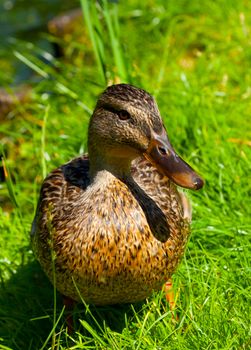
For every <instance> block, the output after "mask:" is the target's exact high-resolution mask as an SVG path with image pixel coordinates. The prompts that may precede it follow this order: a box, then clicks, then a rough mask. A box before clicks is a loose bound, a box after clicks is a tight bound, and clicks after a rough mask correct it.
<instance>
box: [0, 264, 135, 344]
mask: <svg viewBox="0 0 251 350" xmlns="http://www.w3.org/2000/svg"><path fill="white" fill-rule="evenodd" d="M0 305H1V308H0V338H2V339H3V345H4V346H7V347H10V348H11V349H13V350H14V349H15V350H16V349H22V350H23V349H27V350H28V349H32V350H36V349H40V348H41V347H42V346H43V344H44V343H45V341H46V339H47V337H48V335H49V333H50V331H51V330H52V328H53V287H52V285H51V284H50V282H49V281H48V280H47V277H46V276H45V275H44V273H43V272H42V271H41V268H40V266H39V264H38V263H37V262H31V263H29V264H27V265H24V266H22V267H19V268H18V270H17V272H16V273H15V274H13V276H12V277H11V278H10V279H9V280H8V281H6V282H2V283H1V290H0ZM135 307H136V309H138V308H141V307H142V303H139V304H136V305H135ZM62 308H63V301H62V297H61V295H60V294H57V316H59V314H60V312H61V311H62ZM125 315H128V316H130V315H132V308H131V305H114V306H107V307H95V306H90V307H89V311H88V312H87V311H86V308H85V306H84V305H83V304H78V305H77V306H76V307H75V309H74V323H75V330H77V331H79V332H81V333H86V330H84V329H83V327H82V326H81V325H80V322H79V321H78V320H79V319H83V320H86V322H88V323H89V324H90V325H91V327H92V328H93V329H96V331H97V332H98V333H99V332H100V330H101V329H103V327H104V324H105V325H107V326H109V327H110V328H111V329H112V330H114V331H117V332H121V331H122V330H123V328H124V327H125ZM65 328H66V324H65V314H64V315H63V317H62V319H61V320H60V322H59V324H58V326H57V328H56V332H59V331H60V330H62V329H65ZM73 336H74V335H73ZM89 336H90V334H89ZM61 340H62V342H64V340H63V336H62V337H61ZM48 344H50V341H49V343H48Z"/></svg>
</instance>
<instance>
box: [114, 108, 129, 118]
mask: <svg viewBox="0 0 251 350" xmlns="http://www.w3.org/2000/svg"><path fill="white" fill-rule="evenodd" d="M117 114H118V117H119V119H120V120H128V119H130V118H131V116H130V113H128V112H127V111H125V110H124V109H122V110H121V111H118V112H117Z"/></svg>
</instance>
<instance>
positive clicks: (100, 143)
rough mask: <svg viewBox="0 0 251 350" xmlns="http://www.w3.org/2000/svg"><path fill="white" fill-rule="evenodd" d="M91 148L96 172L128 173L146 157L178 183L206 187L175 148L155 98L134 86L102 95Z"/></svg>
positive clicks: (91, 128)
mask: <svg viewBox="0 0 251 350" xmlns="http://www.w3.org/2000/svg"><path fill="white" fill-rule="evenodd" d="M88 148H89V157H90V165H91V167H93V168H95V169H96V170H97V169H102V168H108V170H111V171H113V172H117V173H119V172H121V173H123V172H124V173H126V172H129V171H130V170H129V169H130V164H131V161H132V160H133V159H135V158H137V157H139V156H142V155H143V156H144V157H145V158H147V159H148V160H149V161H150V162H151V163H152V164H153V165H154V166H155V167H156V168H158V170H159V171H160V172H161V173H163V174H164V175H166V176H167V177H169V178H170V179H171V181H173V182H174V183H175V184H177V185H179V186H182V187H185V188H190V189H196V190H197V189H200V188H201V187H202V186H203V180H202V179H201V177H200V176H199V175H197V174H196V172H195V171H194V170H193V169H192V168H191V167H190V166H189V165H188V164H187V163H186V162H185V161H184V160H182V159H181V158H180V157H179V156H178V155H177V154H176V152H175V151H174V149H173V147H172V146H171V144H170V141H169V139H168V136H167V133H166V130H165V127H164V124H163V121H162V119H161V116H160V113H159V110H158V107H157V104H156V102H155V101H154V99H153V97H152V96H151V95H150V94H148V93H147V92H146V91H144V90H142V89H139V88H136V87H134V86H132V85H128V84H117V85H112V86H109V87H108V88H107V89H106V90H105V91H104V92H103V94H102V95H101V96H100V98H99V100H98V102H97V105H96V108H95V110H94V113H93V115H92V118H91V121H90V125H89V134H88Z"/></svg>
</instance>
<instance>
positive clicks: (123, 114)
mask: <svg viewBox="0 0 251 350" xmlns="http://www.w3.org/2000/svg"><path fill="white" fill-rule="evenodd" d="M103 108H104V109H106V110H107V111H109V112H111V113H114V114H116V115H117V116H118V117H119V119H120V120H129V119H130V118H131V116H130V113H129V112H127V111H126V110H125V109H121V110H117V109H115V108H113V107H112V106H110V105H107V104H105V105H104V106H103Z"/></svg>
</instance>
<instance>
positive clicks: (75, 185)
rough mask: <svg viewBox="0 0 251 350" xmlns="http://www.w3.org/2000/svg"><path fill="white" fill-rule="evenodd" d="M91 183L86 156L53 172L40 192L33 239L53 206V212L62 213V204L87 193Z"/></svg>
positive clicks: (32, 230) (32, 229)
mask: <svg viewBox="0 0 251 350" xmlns="http://www.w3.org/2000/svg"><path fill="white" fill-rule="evenodd" d="M89 183H90V178H89V159H88V156H87V155H86V154H85V155H83V156H80V157H77V158H74V159H72V160H71V161H70V162H68V163H66V164H64V165H62V166H60V167H59V168H57V169H55V170H53V171H52V172H51V173H50V174H49V175H48V176H47V177H46V179H45V180H44V182H43V185H42V187H41V191H40V198H39V201H38V205H37V210H36V214H35V218H34V220H33V223H32V228H31V237H32V236H34V235H35V233H36V232H37V231H38V229H39V228H38V223H39V222H40V221H41V220H40V218H41V217H42V216H46V215H47V213H48V210H49V209H50V208H49V207H50V204H51V206H52V208H53V209H52V211H55V212H57V213H60V206H61V203H64V204H65V205H66V204H67V203H70V202H71V201H72V200H73V201H74V198H75V197H77V196H78V195H79V194H80V193H82V192H83V191H85V189H86V188H87V187H88V185H89ZM52 214H53V213H52Z"/></svg>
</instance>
